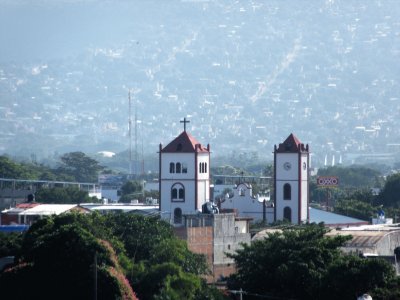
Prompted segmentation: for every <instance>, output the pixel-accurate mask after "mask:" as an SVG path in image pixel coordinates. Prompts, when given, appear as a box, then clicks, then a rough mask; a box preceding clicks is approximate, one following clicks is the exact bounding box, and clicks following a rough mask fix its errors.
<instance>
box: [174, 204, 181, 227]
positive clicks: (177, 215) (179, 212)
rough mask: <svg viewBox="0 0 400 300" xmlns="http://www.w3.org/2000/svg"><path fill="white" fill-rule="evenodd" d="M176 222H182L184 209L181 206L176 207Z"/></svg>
mask: <svg viewBox="0 0 400 300" xmlns="http://www.w3.org/2000/svg"><path fill="white" fill-rule="evenodd" d="M174 224H182V209H180V208H179V207H177V208H175V209H174Z"/></svg>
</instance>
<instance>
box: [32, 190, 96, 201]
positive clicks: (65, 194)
mask: <svg viewBox="0 0 400 300" xmlns="http://www.w3.org/2000/svg"><path fill="white" fill-rule="evenodd" d="M35 200H36V201H37V202H40V203H55V204H61V203H63V204H67V203H71V204H79V203H88V202H96V201H99V200H98V199H97V198H91V197H89V195H88V193H87V192H86V191H82V190H79V189H78V187H75V186H67V187H66V188H61V187H54V188H46V187H43V188H40V189H39V190H37V192H36V193H35Z"/></svg>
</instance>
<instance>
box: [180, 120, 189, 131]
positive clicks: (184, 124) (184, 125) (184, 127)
mask: <svg viewBox="0 0 400 300" xmlns="http://www.w3.org/2000/svg"><path fill="white" fill-rule="evenodd" d="M179 122H181V123H183V131H186V123H190V121H189V120H186V117H185V118H183V121H179Z"/></svg>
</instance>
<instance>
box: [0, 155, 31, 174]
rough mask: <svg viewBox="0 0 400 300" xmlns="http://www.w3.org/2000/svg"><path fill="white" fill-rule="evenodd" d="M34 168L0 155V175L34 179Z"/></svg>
mask: <svg viewBox="0 0 400 300" xmlns="http://www.w3.org/2000/svg"><path fill="white" fill-rule="evenodd" d="M35 171H36V170H35V169H34V168H30V167H29V166H27V165H25V164H22V163H18V162H14V161H13V160H11V159H10V158H9V157H7V156H4V155H2V156H0V177H2V178H13V179H36V178H37V175H38V174H37V172H35Z"/></svg>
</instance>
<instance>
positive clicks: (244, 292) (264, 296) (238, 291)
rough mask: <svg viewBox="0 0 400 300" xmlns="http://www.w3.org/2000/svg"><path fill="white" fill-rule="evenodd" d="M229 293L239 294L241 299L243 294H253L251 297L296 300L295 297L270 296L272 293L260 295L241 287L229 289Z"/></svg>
mask: <svg viewBox="0 0 400 300" xmlns="http://www.w3.org/2000/svg"><path fill="white" fill-rule="evenodd" d="M229 292H230V293H232V294H234V295H239V296H240V300H243V295H248V296H253V297H258V298H264V299H275V300H296V299H295V298H286V297H278V296H272V295H261V294H256V293H250V292H246V291H243V290H242V289H240V290H229Z"/></svg>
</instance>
